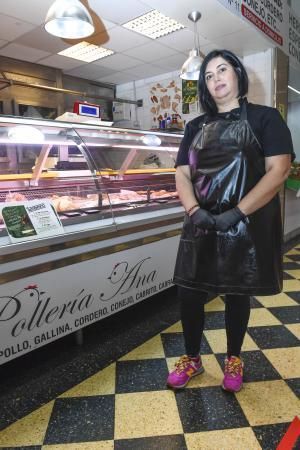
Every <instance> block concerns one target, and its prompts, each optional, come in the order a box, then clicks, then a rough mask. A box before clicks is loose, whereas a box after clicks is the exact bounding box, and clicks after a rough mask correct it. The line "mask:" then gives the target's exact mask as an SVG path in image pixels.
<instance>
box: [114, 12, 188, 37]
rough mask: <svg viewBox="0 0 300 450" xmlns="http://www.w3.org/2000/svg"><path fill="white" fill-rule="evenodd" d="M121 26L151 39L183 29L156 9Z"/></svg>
mask: <svg viewBox="0 0 300 450" xmlns="http://www.w3.org/2000/svg"><path fill="white" fill-rule="evenodd" d="M122 26H123V27H125V28H127V29H128V30H131V31H135V32H136V33H140V34H142V35H143V36H147V37H149V38H151V39H157V38H159V37H162V36H166V35H167V34H170V33H173V32H174V31H177V30H180V29H181V28H184V25H181V23H179V22H176V20H173V19H170V17H167V16H164V15H163V14H162V13H160V12H159V11H157V10H156V9H153V10H152V11H150V12H148V13H146V14H144V15H142V16H140V17H137V18H136V19H133V20H130V21H129V22H127V23H124V24H123V25H122Z"/></svg>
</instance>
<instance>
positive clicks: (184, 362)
mask: <svg viewBox="0 0 300 450" xmlns="http://www.w3.org/2000/svg"><path fill="white" fill-rule="evenodd" d="M193 362H194V361H193V359H192V358H190V357H189V356H187V355H184V356H181V357H180V358H179V361H177V362H176V363H175V371H176V372H177V373H180V372H183V371H184V370H185V369H186V368H187V367H188V366H189V365H190V364H191V363H193Z"/></svg>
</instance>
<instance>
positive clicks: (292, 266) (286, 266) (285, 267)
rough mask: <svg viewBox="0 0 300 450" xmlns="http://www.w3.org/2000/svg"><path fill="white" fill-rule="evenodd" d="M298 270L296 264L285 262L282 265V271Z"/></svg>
mask: <svg viewBox="0 0 300 450" xmlns="http://www.w3.org/2000/svg"><path fill="white" fill-rule="evenodd" d="M297 269H299V264H298V263H297V262H294V261H293V262H285V263H283V270H297Z"/></svg>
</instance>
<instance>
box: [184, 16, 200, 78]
mask: <svg viewBox="0 0 300 450" xmlns="http://www.w3.org/2000/svg"><path fill="white" fill-rule="evenodd" d="M188 18H189V19H190V20H191V21H192V22H194V48H193V50H191V51H190V54H189V57H188V59H187V60H186V61H185V63H184V64H183V66H182V68H181V73H180V78H183V79H184V80H198V78H199V73H200V66H201V63H202V58H201V57H200V42H199V35H198V30H197V22H198V20H199V19H200V18H201V13H200V12H199V11H192V12H190V13H189V15H188Z"/></svg>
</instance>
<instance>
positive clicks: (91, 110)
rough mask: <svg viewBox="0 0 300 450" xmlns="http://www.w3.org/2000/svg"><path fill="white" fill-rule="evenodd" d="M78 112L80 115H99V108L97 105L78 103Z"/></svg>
mask: <svg viewBox="0 0 300 450" xmlns="http://www.w3.org/2000/svg"><path fill="white" fill-rule="evenodd" d="M78 114H81V115H82V116H90V117H99V116H100V108H99V106H91V105H85V104H80V105H79V111H78Z"/></svg>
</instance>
